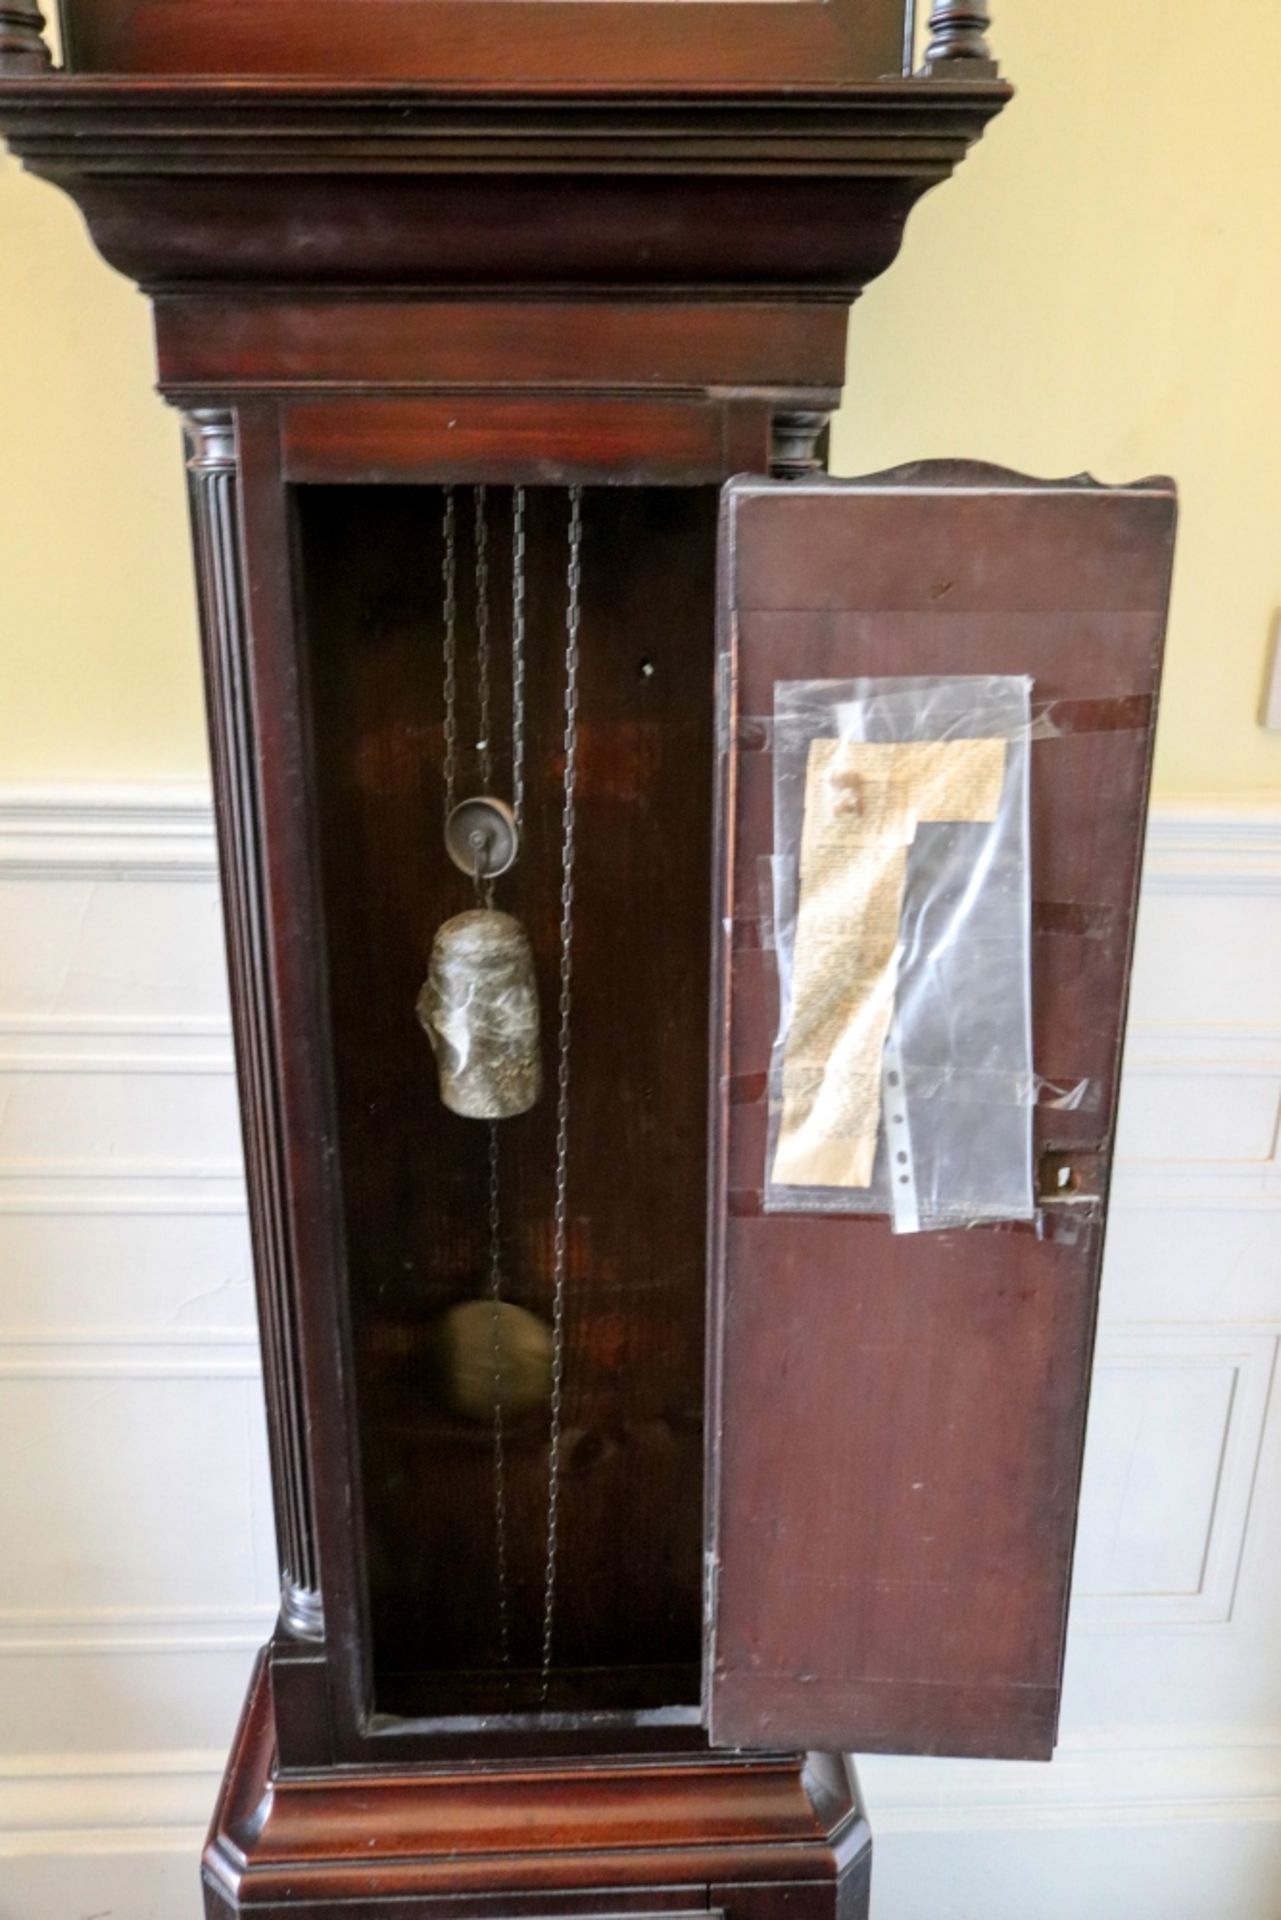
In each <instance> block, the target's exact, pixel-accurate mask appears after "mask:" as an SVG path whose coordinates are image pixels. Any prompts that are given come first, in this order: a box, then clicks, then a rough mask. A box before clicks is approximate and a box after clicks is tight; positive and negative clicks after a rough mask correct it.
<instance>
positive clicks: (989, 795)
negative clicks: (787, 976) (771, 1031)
mask: <svg viewBox="0 0 1281 1920" xmlns="http://www.w3.org/2000/svg"><path fill="white" fill-rule="evenodd" d="M1004 779H1005V742H1004V740H924V741H910V742H903V743H897V744H882V743H869V742H865V741H841V740H815V741H814V742H813V743H812V744H811V746H810V751H809V759H808V762H807V764H806V773H805V816H804V823H803V826H802V829H801V853H800V890H799V900H798V905H797V914H796V935H795V941H794V946H793V955H792V1011H791V1020H790V1023H789V1026H788V1032H787V1038H786V1042H785V1046H784V1056H783V1112H782V1118H781V1123H780V1126H779V1132H778V1143H777V1146H776V1148H775V1154H774V1167H773V1174H772V1181H773V1184H774V1185H775V1186H784V1187H869V1186H870V1185H871V1184H872V1167H873V1162H874V1160H875V1158H876V1139H877V1132H878V1130H879V1126H880V1117H881V1056H882V1054H883V1052H884V1049H885V1036H886V1033H887V1032H888V1030H889V1024H890V1020H891V1017H892V1015H893V1012H894V994H895V987H896V956H897V952H898V944H899V923H900V920H901V917H902V911H903V890H904V886H905V884H906V881H907V853H908V848H909V847H910V845H911V843H912V841H913V839H914V838H915V837H916V829H917V826H918V825H919V824H920V823H921V822H922V821H931V822H933V821H947V820H958V821H959V820H974V821H994V820H995V819H996V817H997V810H998V808H999V806H1000V802H1001V787H1002V785H1003V783H1004Z"/></svg>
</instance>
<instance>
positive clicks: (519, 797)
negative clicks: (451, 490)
mask: <svg viewBox="0 0 1281 1920" xmlns="http://www.w3.org/2000/svg"><path fill="white" fill-rule="evenodd" d="M512 812H513V813H514V814H515V816H516V831H517V833H518V834H519V833H523V832H524V828H525V489H524V487H513V488H512Z"/></svg>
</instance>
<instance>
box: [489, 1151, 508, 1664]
mask: <svg viewBox="0 0 1281 1920" xmlns="http://www.w3.org/2000/svg"><path fill="white" fill-rule="evenodd" d="M489 1299H490V1308H491V1313H490V1359H491V1361H492V1363H493V1375H494V1550H495V1558H496V1561H497V1570H498V1655H499V1659H500V1660H501V1661H502V1663H503V1665H504V1666H505V1667H509V1666H510V1665H511V1658H512V1655H511V1606H510V1601H509V1597H508V1579H507V1435H506V1430H505V1426H504V1421H503V1340H502V1308H503V1223H502V1192H501V1187H500V1184H499V1157H498V1122H497V1121H496V1120H491V1121H490V1123H489Z"/></svg>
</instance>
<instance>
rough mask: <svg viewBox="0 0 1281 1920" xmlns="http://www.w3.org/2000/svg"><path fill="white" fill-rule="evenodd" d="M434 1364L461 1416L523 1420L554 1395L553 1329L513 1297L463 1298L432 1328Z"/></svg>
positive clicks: (431, 1358) (476, 1420)
mask: <svg viewBox="0 0 1281 1920" xmlns="http://www.w3.org/2000/svg"><path fill="white" fill-rule="evenodd" d="M429 1365H430V1366H431V1367H432V1370H433V1372H434V1374H435V1377H436V1380H437V1382H438V1391H439V1393H440V1395H441V1398H442V1399H443V1400H444V1402H445V1405H446V1406H447V1407H448V1408H449V1411H450V1412H451V1413H452V1414H454V1415H455V1416H456V1417H457V1418H458V1419H460V1420H466V1421H468V1422H469V1423H475V1424H476V1425H478V1426H479V1425H485V1424H490V1423H492V1422H493V1419H494V1416H495V1412H496V1411H497V1412H498V1413H499V1414H500V1415H501V1417H502V1418H503V1419H504V1420H522V1419H525V1418H526V1417H527V1416H529V1415H530V1414H533V1413H540V1412H542V1411H544V1410H545V1408H546V1406H547V1403H548V1401H549V1400H550V1398H551V1390H552V1330H551V1328H550V1327H549V1326H548V1324H547V1322H546V1321H545V1320H540V1319H539V1317H538V1315H537V1314H536V1313H530V1312H529V1310H528V1308H526V1307H518V1306H515V1305H514V1304H513V1303H512V1302H511V1301H510V1300H493V1299H489V1300H460V1301H459V1302H458V1304H457V1305H456V1306H453V1307H450V1308H449V1310H448V1312H446V1313H443V1314H442V1315H441V1316H440V1318H439V1319H438V1320H437V1321H436V1323H435V1325H434V1327H433V1329H432V1335H431V1343H430V1348H429Z"/></svg>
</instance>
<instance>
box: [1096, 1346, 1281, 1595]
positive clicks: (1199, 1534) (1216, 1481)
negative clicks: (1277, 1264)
mask: <svg viewBox="0 0 1281 1920" xmlns="http://www.w3.org/2000/svg"><path fill="white" fill-rule="evenodd" d="M1276 1345H1277V1341H1276V1335H1275V1333H1273V1332H1271V1331H1264V1330H1259V1329H1254V1328H1242V1329H1240V1330H1233V1329H1231V1328H1205V1327H1149V1326H1138V1327H1107V1328H1105V1329H1104V1330H1103V1333H1102V1335H1101V1337H1100V1341H1099V1351H1098V1357H1097V1361H1096V1366H1095V1375H1094V1386H1093V1391H1092V1394H1091V1400H1090V1427H1089V1441H1088V1445H1087V1448H1086V1458H1085V1481H1084V1487H1083V1493H1082V1502H1081V1523H1080V1531H1079V1535H1078V1539H1077V1548H1076V1564H1075V1573H1074V1580H1073V1592H1074V1597H1073V1604H1072V1619H1073V1626H1074V1627H1075V1628H1093V1629H1095V1630H1096V1631H1097V1630H1100V1629H1102V1630H1106V1631H1112V1632H1115V1631H1116V1630H1117V1629H1119V1628H1123V1627H1138V1628H1145V1629H1148V1628H1152V1627H1184V1626H1189V1625H1194V1624H1204V1625H1209V1624H1214V1623H1222V1622H1226V1621H1228V1620H1229V1619H1230V1618H1231V1616H1232V1603H1233V1598H1234V1595H1235V1592H1236V1584H1237V1577H1238V1573H1239V1571H1240V1566H1241V1556H1242V1553H1243V1551H1244V1548H1245V1537H1246V1526H1247V1523H1248V1520H1249V1514H1250V1503H1251V1496H1252V1493H1253V1489H1254V1483H1255V1476H1256V1473H1257V1470H1258V1464H1259V1452H1260V1448H1261V1446H1262V1442H1263V1433H1264V1422H1265V1419H1266V1415H1267V1409H1268V1399H1269V1392H1270V1388H1271V1384H1272V1376H1273V1370H1274V1363H1275V1358H1276Z"/></svg>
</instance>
